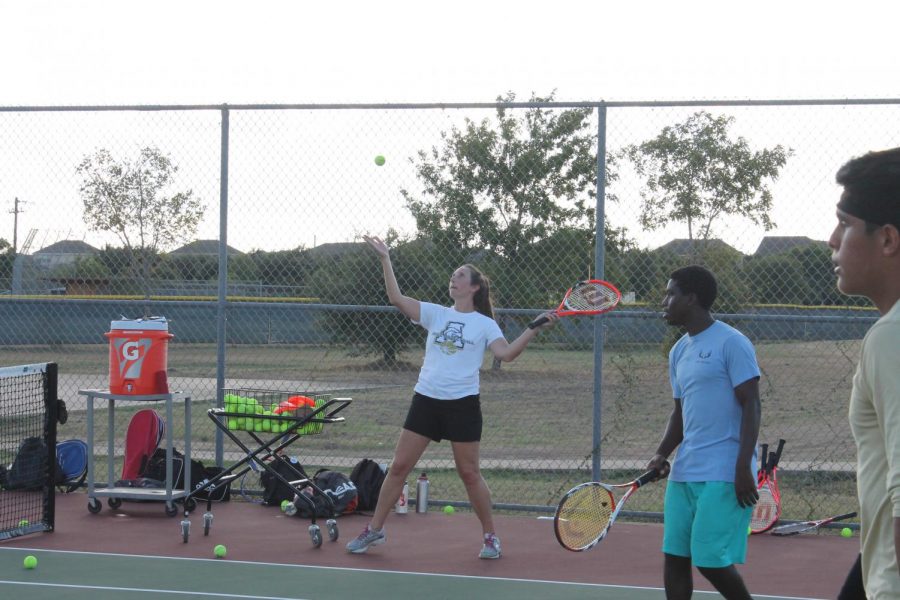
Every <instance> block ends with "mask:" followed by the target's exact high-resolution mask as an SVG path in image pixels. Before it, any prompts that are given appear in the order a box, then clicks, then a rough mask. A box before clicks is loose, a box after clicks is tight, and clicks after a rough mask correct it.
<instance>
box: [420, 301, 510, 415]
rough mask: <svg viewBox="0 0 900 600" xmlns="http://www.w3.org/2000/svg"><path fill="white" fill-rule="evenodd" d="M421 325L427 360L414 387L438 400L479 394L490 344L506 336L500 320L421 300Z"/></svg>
mask: <svg viewBox="0 0 900 600" xmlns="http://www.w3.org/2000/svg"><path fill="white" fill-rule="evenodd" d="M419 311H420V315H419V321H418V324H419V325H421V326H422V327H424V328H425V329H426V330H427V331H428V339H427V340H426V342H425V360H424V362H423V363H422V369H421V370H420V371H419V380H418V382H417V383H416V387H415V390H416V391H417V392H418V393H420V394H423V395H425V396H429V397H431V398H436V399H438V400H456V399H458V398H464V397H465V396H471V395H473V394H477V393H478V390H479V378H478V372H479V370H480V369H481V364H482V362H483V361H484V352H485V350H487V349H488V346H490V345H491V343H493V342H494V340H497V339H499V338H502V337H503V332H502V331H500V326H499V325H497V322H496V321H495V320H493V319H491V318H489V317H486V316H484V315H483V314H481V313H479V312H477V311H473V312H470V313H463V312H459V311H457V310H455V309H454V308H452V307H446V306H441V305H439V304H431V303H429V302H420V303H419Z"/></svg>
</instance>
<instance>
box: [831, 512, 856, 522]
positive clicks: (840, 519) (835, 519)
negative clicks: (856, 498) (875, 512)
mask: <svg viewBox="0 0 900 600" xmlns="http://www.w3.org/2000/svg"><path fill="white" fill-rule="evenodd" d="M855 516H856V513H855V512H850V513H847V514H845V515H838V516H836V517H834V518H833V519H831V520H832V521H843V520H844V519H852V518H853V517H855Z"/></svg>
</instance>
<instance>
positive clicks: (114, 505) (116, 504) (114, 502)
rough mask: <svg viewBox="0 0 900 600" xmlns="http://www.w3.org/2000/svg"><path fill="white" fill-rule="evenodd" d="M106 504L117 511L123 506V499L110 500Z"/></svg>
mask: <svg viewBox="0 0 900 600" xmlns="http://www.w3.org/2000/svg"><path fill="white" fill-rule="evenodd" d="M106 503H107V504H109V507H110V508H111V509H113V510H115V509H117V508H119V507H120V506H122V499H121V498H110V499H108V500H107V501H106Z"/></svg>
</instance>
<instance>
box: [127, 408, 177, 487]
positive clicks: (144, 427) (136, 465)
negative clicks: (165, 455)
mask: <svg viewBox="0 0 900 600" xmlns="http://www.w3.org/2000/svg"><path fill="white" fill-rule="evenodd" d="M165 430H166V426H165V421H163V419H162V417H160V416H159V415H158V414H157V413H156V411H155V410H151V409H149V408H147V409H144V410H139V411H137V412H136V413H134V416H133V417H131V421H130V422H129V423H128V431H127V433H126V434H125V462H124V464H123V465H122V479H125V480H128V479H137V478H139V477H141V470H142V469H143V468H144V466H145V465H146V463H147V461H148V460H149V459H150V457H151V456H153V453H154V452H156V449H157V448H159V443H160V441H162V437H163V434H164V433H165ZM163 480H165V473H164V474H163Z"/></svg>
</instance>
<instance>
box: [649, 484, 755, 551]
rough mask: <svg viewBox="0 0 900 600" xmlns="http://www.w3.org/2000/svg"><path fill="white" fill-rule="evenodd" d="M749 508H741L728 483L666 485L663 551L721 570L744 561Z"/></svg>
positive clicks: (731, 486) (751, 509)
mask: <svg viewBox="0 0 900 600" xmlns="http://www.w3.org/2000/svg"><path fill="white" fill-rule="evenodd" d="M752 512H753V508H752V507H749V506H748V507H744V508H742V507H741V506H740V505H739V504H738V501H737V496H735V494H734V483H732V482H730V481H707V482H694V481H690V482H682V481H669V482H668V483H667V484H666V504H665V518H664V525H663V545H662V551H663V552H665V553H666V554H672V555H675V556H684V557H687V558H690V559H691V562H692V563H693V564H694V566H696V567H708V568H711V569H720V568H723V567H728V566H730V565H734V564H743V563H744V561H745V560H746V558H747V528H748V527H749V526H750V515H751V513H752Z"/></svg>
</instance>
